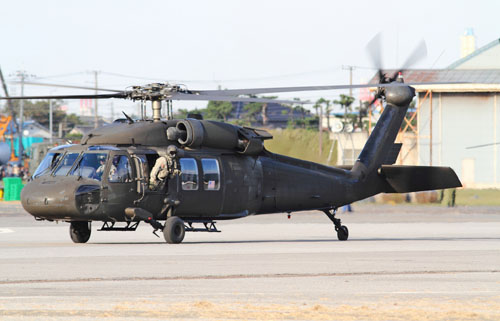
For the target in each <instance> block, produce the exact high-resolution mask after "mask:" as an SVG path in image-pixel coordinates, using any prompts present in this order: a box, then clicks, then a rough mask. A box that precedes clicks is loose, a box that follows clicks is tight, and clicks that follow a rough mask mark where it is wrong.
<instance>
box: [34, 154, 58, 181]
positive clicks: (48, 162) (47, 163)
mask: <svg viewBox="0 0 500 321" xmlns="http://www.w3.org/2000/svg"><path fill="white" fill-rule="evenodd" d="M61 155H62V154H61V153H48V154H47V156H45V157H44V158H43V160H42V162H41V163H40V165H38V168H37V169H36V171H35V173H34V174H33V178H36V177H39V176H44V175H48V174H50V172H52V170H53V169H54V168H55V167H56V165H57V162H58V161H59V159H60V158H61Z"/></svg>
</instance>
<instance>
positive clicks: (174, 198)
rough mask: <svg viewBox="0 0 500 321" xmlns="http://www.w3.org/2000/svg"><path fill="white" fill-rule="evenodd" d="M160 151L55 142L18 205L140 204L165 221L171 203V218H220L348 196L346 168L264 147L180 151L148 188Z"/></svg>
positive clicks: (321, 205)
mask: <svg viewBox="0 0 500 321" xmlns="http://www.w3.org/2000/svg"><path fill="white" fill-rule="evenodd" d="M165 149H166V147H165V146H160V147H154V146H149V147H136V146H128V147H117V146H110V145H92V146H85V145H68V146H61V147H58V148H55V149H53V150H51V151H50V152H49V154H48V155H47V156H46V160H44V162H42V164H41V165H40V168H39V169H38V170H37V172H36V173H35V174H34V175H33V178H32V179H31V181H30V182H28V183H27V184H26V186H25V187H24V189H23V192H22V204H23V207H24V208H25V209H26V210H27V211H28V212H29V213H31V214H32V215H34V216H35V217H38V218H45V219H51V220H99V221H125V220H127V219H128V218H127V217H126V215H125V209H126V208H128V207H140V208H143V209H146V210H147V211H149V212H150V213H153V215H154V216H155V218H156V219H165V217H166V215H167V213H166V211H165V209H166V207H168V206H166V204H173V203H174V202H175V204H176V205H175V215H176V216H179V217H181V218H185V219H188V218H189V219H191V220H212V219H219V220H220V219H234V218H239V217H245V216H248V215H254V214H266V213H277V212H293V211H300V210H310V209H327V208H332V207H335V206H339V205H343V204H344V203H346V202H350V199H349V198H348V197H347V196H348V195H349V190H350V189H351V188H352V184H353V182H354V181H353V179H352V178H351V177H350V175H349V171H347V170H344V169H340V168H333V167H327V166H324V165H320V164H316V163H312V162H307V161H302V160H298V159H293V158H289V157H285V156H281V155H277V154H273V153H270V152H267V151H264V152H263V153H261V155H255V156H247V155H239V154H236V153H231V152H228V151H225V150H217V149H208V148H201V149H185V150H183V151H182V152H181V153H180V155H179V157H178V158H177V161H178V163H179V165H180V169H181V174H180V175H176V176H173V177H171V178H169V179H168V180H167V181H166V184H165V186H163V187H162V188H161V189H159V190H153V189H151V188H150V187H149V186H148V184H147V182H148V180H149V172H150V171H151V168H152V167H153V166H154V163H155V160H156V159H157V158H158V157H159V155H161V154H163V152H164V150H165ZM44 167H45V168H44ZM113 171H114V173H113V174H112V173H111V172H113ZM113 175H115V177H113Z"/></svg>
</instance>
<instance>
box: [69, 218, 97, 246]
mask: <svg viewBox="0 0 500 321" xmlns="http://www.w3.org/2000/svg"><path fill="white" fill-rule="evenodd" d="M91 231H92V229H91V222H71V223H70V225H69V236H70V237H71V240H73V242H75V243H86V242H87V241H88V240H89V238H90V233H91Z"/></svg>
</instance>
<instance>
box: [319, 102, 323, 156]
mask: <svg viewBox="0 0 500 321" xmlns="http://www.w3.org/2000/svg"><path fill="white" fill-rule="evenodd" d="M322 154H323V106H322V105H321V104H319V157H321V156H322Z"/></svg>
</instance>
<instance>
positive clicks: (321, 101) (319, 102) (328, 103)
mask: <svg viewBox="0 0 500 321" xmlns="http://www.w3.org/2000/svg"><path fill="white" fill-rule="evenodd" d="M316 105H319V106H322V105H325V115H326V127H328V130H330V112H331V110H332V105H331V101H330V100H327V99H325V98H323V97H321V98H320V99H318V100H317V101H316ZM320 123H321V119H320Z"/></svg>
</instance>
